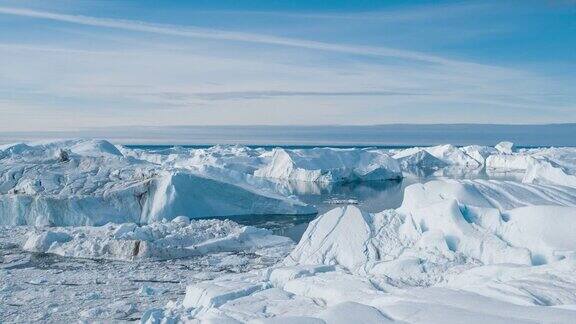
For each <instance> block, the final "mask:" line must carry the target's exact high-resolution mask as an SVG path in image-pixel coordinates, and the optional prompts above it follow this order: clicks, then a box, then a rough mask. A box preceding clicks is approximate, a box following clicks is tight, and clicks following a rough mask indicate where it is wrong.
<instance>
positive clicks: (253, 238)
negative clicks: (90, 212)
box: [23, 216, 293, 261]
mask: <svg viewBox="0 0 576 324" xmlns="http://www.w3.org/2000/svg"><path fill="white" fill-rule="evenodd" d="M292 247H293V242H292V240H291V239H289V238H287V237H282V236H276V235H272V233H271V232H270V231H269V230H266V229H261V228H255V227H251V226H241V225H238V224H236V223H234V222H232V221H230V220H216V219H212V220H194V219H193V220H189V219H188V218H187V217H184V216H179V217H176V218H174V219H173V220H172V221H169V222H154V223H150V224H147V225H137V224H134V223H123V224H106V225H104V226H99V227H93V226H86V227H49V228H41V229H36V230H35V231H34V232H32V233H30V234H29V236H28V238H27V240H26V242H25V243H24V245H23V249H24V250H26V251H30V252H41V253H50V254H57V255H60V256H64V257H74V258H86V259H108V260H126V261H130V260H135V259H142V258H148V259H175V258H187V257H194V256H201V255H205V254H209V253H220V252H240V251H242V252H246V253H254V252H256V253H259V254H263V253H264V254H266V253H272V254H278V253H280V255H283V254H284V253H285V251H289V250H290V249H291V248H292Z"/></svg>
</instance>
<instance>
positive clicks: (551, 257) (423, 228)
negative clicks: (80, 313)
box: [142, 180, 576, 323]
mask: <svg viewBox="0 0 576 324" xmlns="http://www.w3.org/2000/svg"><path fill="white" fill-rule="evenodd" d="M575 215H576V188H567V187H553V186H541V185H534V184H521V183H512V182H506V181H482V180H478V181H473V180H459V181H456V180H452V181H432V182H429V183H426V184H415V185H412V186H409V187H408V188H406V194H405V198H404V202H403V204H402V206H401V207H400V208H398V209H391V210H386V211H383V212H380V213H374V214H371V213H366V212H364V211H362V210H360V209H358V208H357V207H355V206H347V207H341V208H336V209H334V210H332V211H330V212H328V213H326V214H324V215H321V216H320V217H318V218H317V219H316V220H314V221H313V222H312V223H310V225H309V227H308V229H307V230H306V233H305V234H304V236H303V237H302V239H301V241H300V242H299V243H298V245H297V246H296V248H295V249H294V250H293V251H292V252H291V253H290V254H289V255H288V256H287V257H286V259H285V260H284V261H283V262H282V263H280V264H278V265H276V266H273V267H271V268H269V269H266V270H264V271H255V272H254V271H253V272H250V273H246V274H242V275H229V276H225V277H221V278H217V279H214V280H211V281H205V282H202V283H199V284H196V285H191V286H189V287H188V288H187V291H186V296H185V297H184V299H183V300H182V301H180V302H178V303H175V304H170V305H169V306H167V307H166V308H164V309H152V310H150V311H148V312H146V313H145V314H144V316H143V318H142V321H143V322H148V323H156V322H159V321H160V320H199V321H200V322H204V321H206V322H210V321H217V322H219V321H222V322H230V323H237V322H251V323H252V322H253V323H272V322H273V323H284V322H286V323H292V322H298V323H300V322H302V323H308V322H309V323H339V322H340V321H343V322H346V321H348V320H352V319H353V320H354V321H359V322H363V323H386V322H400V323H462V322H464V321H466V322H474V323H475V322H478V323H485V322H489V323H515V322H554V323H571V322H573V319H574V318H575V316H576V310H574V308H573V305H574V304H576V294H575V292H576V277H574V275H573V271H574V270H576V239H575V237H574V235H573V233H574V231H576V217H574V216H575ZM534 306H553V307H534Z"/></svg>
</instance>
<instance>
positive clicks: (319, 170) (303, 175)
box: [254, 148, 402, 182]
mask: <svg viewBox="0 0 576 324" xmlns="http://www.w3.org/2000/svg"><path fill="white" fill-rule="evenodd" d="M254 175H255V176H257V177H264V178H273V179H283V180H298V181H310V182H345V181H356V180H364V181H368V180H389V179H399V178H401V177H402V175H401V173H400V167H399V165H398V163H397V162H396V161H395V160H394V159H392V158H390V157H389V156H388V155H387V154H384V153H380V152H370V151H366V150H361V149H334V148H313V149H307V150H286V149H274V151H273V152H272V156H271V158H270V161H269V162H268V164H266V165H264V166H263V167H261V168H259V169H257V170H256V171H255V172H254Z"/></svg>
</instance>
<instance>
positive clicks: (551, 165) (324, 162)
mask: <svg viewBox="0 0 576 324" xmlns="http://www.w3.org/2000/svg"><path fill="white" fill-rule="evenodd" d="M402 178H407V179H422V180H421V181H412V182H411V183H412V184H410V185H407V186H406V187H405V189H404V193H403V199H402V203H401V205H400V206H398V207H397V208H390V209H386V210H382V211H379V212H374V213H371V212H367V211H365V210H363V209H362V207H359V203H358V201H357V200H356V199H353V198H351V197H338V198H333V199H331V200H330V201H329V202H328V204H331V205H333V206H335V208H333V209H332V210H330V211H328V212H327V213H323V214H322V215H319V216H318V217H317V218H316V219H314V220H313V221H312V222H311V223H310V224H309V225H308V227H307V229H306V231H305V232H304V234H303V236H302V238H301V239H300V241H299V242H293V241H292V240H291V239H290V238H288V237H284V236H278V235H275V234H274V233H273V232H272V231H270V230H267V229H263V228H258V227H255V226H246V225H241V224H238V223H237V222H234V221H231V220H229V219H227V218H230V217H237V216H242V217H244V218H251V217H264V218H265V217H268V215H286V216H290V215H292V216H297V215H309V214H315V213H316V212H317V209H316V207H315V206H313V205H310V204H306V203H304V202H303V201H302V200H300V199H299V198H298V197H297V196H296V194H301V193H302V192H309V193H312V194H313V193H315V192H316V191H317V190H318V189H317V188H319V187H323V186H330V185H333V184H335V183H355V182H371V181H399V180H401V179H402ZM330 208H332V206H331V207H330ZM206 218H210V219H206ZM0 225H1V227H0V235H4V234H5V233H9V232H10V231H12V230H16V229H18V231H20V230H21V229H24V230H25V231H26V232H27V234H26V235H25V238H24V239H23V240H22V242H20V245H19V247H18V248H19V249H21V250H22V251H24V252H25V253H28V252H30V253H35V254H41V255H53V256H58V257H63V258H72V259H78V260H81V259H85V260H96V261H98V262H117V261H122V262H128V263H129V264H133V265H134V267H136V268H134V269H138V268H137V267H138V264H144V263H141V262H168V263H167V264H171V263H169V262H173V261H174V260H178V259H183V260H185V259H187V258H195V257H206V256H209V255H211V256H213V258H214V259H203V260H204V261H205V262H212V263H214V264H220V265H221V264H224V263H226V262H229V263H231V264H232V265H234V266H235V267H236V268H238V267H239V268H241V267H240V265H244V264H249V263H250V262H252V263H250V264H252V266H250V267H247V268H246V270H245V271H232V272H229V273H220V274H219V275H217V276H208V274H206V275H205V276H204V277H202V275H201V274H196V275H198V278H197V279H195V280H194V281H190V282H188V284H187V285H186V286H185V288H184V290H183V291H182V292H181V295H182V296H179V295H176V296H177V298H174V299H172V300H171V301H170V302H168V303H167V304H166V305H162V306H161V307H150V308H147V309H145V310H143V311H142V314H140V315H138V318H139V319H140V320H141V322H142V323H174V322H192V323H245V322H250V323H351V322H360V323H388V322H398V323H462V322H482V323H516V322H519V323H520V322H522V323H524V322H550V323H552V322H553V323H572V322H573V321H574V319H575V318H576V276H574V273H575V272H576V235H575V234H574V233H576V148H567V147H564V148H520V149H517V148H515V147H514V145H513V144H512V143H510V142H502V143H499V144H497V145H496V146H495V147H487V146H477V145H473V146H465V147H456V146H453V145H450V144H447V145H439V146H433V147H411V148H390V149H386V148H300V149H289V148H274V149H267V148H262V147H260V148H251V147H245V146H214V147H210V148H183V147H173V148H168V149H161V150H144V149H136V148H128V147H123V146H117V145H113V144H111V143H109V142H107V141H103V140H61V141H47V142H36V143H17V144H10V145H2V146H0ZM6 235H8V234H6ZM3 237H4V236H3ZM3 244H4V243H3ZM6 246H8V245H6ZM12 248H13V247H12ZM24 252H23V253H24ZM215 259H217V260H218V261H214V260H215ZM0 260H2V259H0ZM254 260H259V261H257V262H262V263H261V264H262V265H261V266H254V265H253V263H254V262H255V261H254ZM266 260H275V261H274V263H273V264H272V265H271V263H266V262H265V261H266ZM278 260H280V261H279V262H278ZM28 262H31V261H28ZM212 263H210V264H212ZM25 264H26V263H24V265H25ZM146 264H147V263H146ZM210 264H209V265H210ZM21 267H24V266H23V265H21V264H19V263H16V264H14V265H12V264H9V265H8V266H6V267H4V268H3V269H8V270H2V271H4V273H2V274H3V275H5V276H6V278H12V277H10V276H13V275H15V274H14V273H16V272H15V271H16V270H17V269H20V268H21ZM182 267H183V268H182V269H185V268H186V265H185V264H184V265H182ZM236 268H235V269H236ZM10 269H16V270H10ZM182 269H181V268H178V271H185V270H182ZM150 271H152V272H153V271H154V270H152V269H150ZM41 273H42V272H41ZM43 273H44V274H45V275H46V276H48V277H47V278H50V277H49V276H50V275H53V274H51V272H43ZM178 273H185V272H178ZM11 280H12V279H11ZM43 280H47V279H45V278H44V279H34V280H33V281H30V284H35V285H41V284H42V283H43V282H44V281H43ZM21 291H22V290H18V289H17V288H15V287H14V286H13V285H11V284H8V283H2V286H0V298H9V296H19V295H18V294H22V292H21ZM139 291H140V292H139V294H141V295H145V296H157V295H162V290H158V289H157V290H155V288H151V287H149V286H143V287H142V288H141V289H140V290H139ZM5 296H8V297H5ZM28 297H30V296H27V297H26V298H28ZM90 298H91V299H90V300H92V298H97V297H94V296H92V297H90ZM128 298H131V297H128ZM2 300H5V299H2ZM6 300H7V299H6ZM82 305H83V304H82V303H78V305H75V306H74V305H73V306H71V307H82ZM536 306H538V307H536ZM99 307H104V306H99ZM114 307H116V306H114ZM99 309H100V308H99ZM135 309H136V308H135V307H127V308H126V309H122V310H121V313H122V314H124V313H126V314H131V313H134V312H136V310H135ZM113 311H117V310H113ZM110 312H112V311H111V310H106V311H104V310H98V311H97V310H96V308H94V309H90V310H88V311H85V312H83V313H82V314H83V315H82V316H83V317H84V318H85V319H86V320H91V319H92V320H102V319H110V318H109V317H106V316H108V315H106V314H110Z"/></svg>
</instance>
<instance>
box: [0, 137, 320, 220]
mask: <svg viewBox="0 0 576 324" xmlns="http://www.w3.org/2000/svg"><path fill="white" fill-rule="evenodd" d="M1 149H2V151H0V152H2V155H1V156H3V158H2V159H1V160H0V179H1V180H2V181H1V182H0V225H24V224H29V225H37V226H45V225H51V226H69V225H75V226H77V225H103V224H106V223H108V222H115V223H125V222H133V223H147V222H152V221H158V220H162V219H168V220H170V219H172V218H174V217H176V216H179V215H186V216H188V217H192V218H198V217H224V216H236V215H253V214H311V213H314V212H315V210H314V209H313V208H312V207H310V206H307V205H305V204H303V203H301V202H299V201H298V200H296V199H295V198H289V197H286V196H283V195H281V194H278V193H272V192H270V191H264V190H260V189H259V188H257V187H254V186H249V185H244V186H237V185H235V184H233V183H230V182H226V181H222V180H216V179H212V178H208V177H205V176H202V175H200V174H198V173H192V172H190V171H188V170H185V169H178V168H167V167H162V166H158V165H156V164H153V163H150V162H147V161H144V160H138V159H135V158H134V157H130V156H128V157H127V156H124V155H123V154H122V153H121V151H120V150H118V149H117V148H116V147H115V146H114V145H112V144H110V143H108V142H105V141H85V140H68V141H57V142H45V143H32V144H16V145H8V146H3V147H2V148H1ZM63 152H65V153H63Z"/></svg>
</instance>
